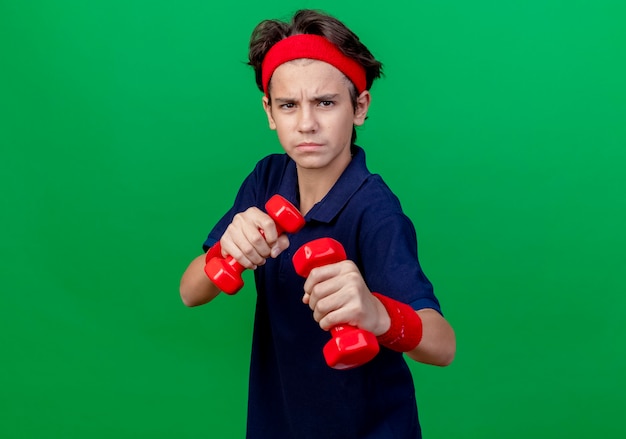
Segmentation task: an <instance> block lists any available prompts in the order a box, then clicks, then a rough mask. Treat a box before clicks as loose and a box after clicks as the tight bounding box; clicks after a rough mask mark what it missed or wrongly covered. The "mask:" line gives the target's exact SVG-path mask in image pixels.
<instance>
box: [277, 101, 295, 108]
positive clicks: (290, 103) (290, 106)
mask: <svg viewBox="0 0 626 439" xmlns="http://www.w3.org/2000/svg"><path fill="white" fill-rule="evenodd" d="M295 106H296V104H294V103H293V102H287V103H285V104H281V105H280V108H282V109H283V110H290V109H292V108H294V107H295Z"/></svg>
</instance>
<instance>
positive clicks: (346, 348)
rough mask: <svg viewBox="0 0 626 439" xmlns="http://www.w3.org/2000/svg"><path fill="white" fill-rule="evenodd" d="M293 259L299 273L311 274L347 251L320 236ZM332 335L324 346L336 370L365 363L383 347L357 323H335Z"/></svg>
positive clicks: (328, 360) (343, 257) (329, 361)
mask: <svg viewBox="0 0 626 439" xmlns="http://www.w3.org/2000/svg"><path fill="white" fill-rule="evenodd" d="M292 260H293V265H294V267H295V269H296V273H298V274H299V275H300V276H302V277H308V276H309V274H310V273H311V270H313V269H314V268H316V267H321V266H323V265H327V264H334V263H336V262H341V261H344V260H346V252H345V250H344V248H343V246H342V245H341V243H339V242H337V241H335V240H334V239H332V238H320V239H316V240H314V241H311V242H309V243H307V244H304V245H303V246H302V247H300V248H299V249H298V251H297V252H296V253H295V254H294V255H293V258H292ZM330 334H331V336H332V339H331V340H330V341H329V342H328V343H326V345H325V346H324V359H325V360H326V364H328V365H329V366H330V367H332V368H333V369H352V368H354V367H357V366H360V365H362V364H365V363H367V362H368V361H370V360H371V359H372V358H374V357H375V356H376V354H378V351H379V350H380V348H379V346H378V340H377V339H376V336H375V335H374V334H372V333H371V332H369V331H364V330H363V329H359V328H356V327H354V326H349V325H339V326H335V327H334V328H331V329H330Z"/></svg>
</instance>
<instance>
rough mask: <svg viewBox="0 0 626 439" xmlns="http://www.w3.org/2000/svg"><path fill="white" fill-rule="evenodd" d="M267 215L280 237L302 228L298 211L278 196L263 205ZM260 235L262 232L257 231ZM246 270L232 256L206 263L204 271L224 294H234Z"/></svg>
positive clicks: (239, 287)
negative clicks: (272, 221)
mask: <svg viewBox="0 0 626 439" xmlns="http://www.w3.org/2000/svg"><path fill="white" fill-rule="evenodd" d="M265 210H266V211H267V214H268V215H269V216H270V217H271V218H272V219H273V220H274V224H275V226H276V232H277V233H278V235H282V234H283V233H285V232H288V233H295V232H297V231H298V230H300V229H301V228H302V227H303V226H304V218H303V217H302V215H301V214H300V212H298V209H297V208H296V207H295V206H294V205H293V204H291V203H290V202H289V201H287V200H286V199H285V198H283V197H281V196H280V195H274V196H272V197H271V198H270V199H269V200H268V202H267V203H265ZM259 231H260V232H261V234H264V233H263V230H261V229H259ZM245 269H246V268H245V267H244V266H243V265H241V264H240V263H239V262H237V260H236V259H235V258H233V257H232V256H230V255H229V256H227V257H226V258H222V257H221V256H219V257H215V258H212V259H211V260H209V261H207V264H206V265H205V267H204V271H205V273H206V274H207V276H208V277H209V279H211V281H212V282H213V283H214V284H215V285H216V286H217V287H218V288H219V289H220V290H221V291H223V292H225V293H226V294H235V293H237V291H239V290H240V289H241V288H242V287H243V279H242V278H241V273H243V271H244V270H245Z"/></svg>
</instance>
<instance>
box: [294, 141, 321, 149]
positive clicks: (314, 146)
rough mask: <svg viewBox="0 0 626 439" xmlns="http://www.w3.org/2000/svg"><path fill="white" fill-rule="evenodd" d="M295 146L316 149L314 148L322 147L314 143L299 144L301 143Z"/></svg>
mask: <svg viewBox="0 0 626 439" xmlns="http://www.w3.org/2000/svg"><path fill="white" fill-rule="evenodd" d="M296 146H298V147H299V148H307V147H311V148H316V147H319V146H322V144H321V143H315V142H301V143H298V145H296Z"/></svg>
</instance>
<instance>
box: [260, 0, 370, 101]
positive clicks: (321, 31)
mask: <svg viewBox="0 0 626 439" xmlns="http://www.w3.org/2000/svg"><path fill="white" fill-rule="evenodd" d="M298 34H314V35H321V36H323V37H325V38H326V39H327V40H329V41H330V42H331V43H333V44H334V45H335V46H337V47H338V48H339V50H341V52H343V54H344V55H346V56H348V57H350V58H352V59H354V60H355V61H357V62H358V63H359V64H361V65H362V66H363V68H364V69H365V79H366V89H369V88H370V87H371V86H372V83H373V82H374V80H375V79H377V78H379V77H380V75H381V74H382V63H381V62H380V61H377V60H376V59H375V58H374V56H373V55H372V53H371V52H370V51H369V50H368V49H367V47H365V45H364V44H363V43H361V41H360V40H359V37H357V36H356V34H355V33H354V32H352V31H351V30H350V29H348V28H347V27H346V25H345V24H343V23H342V22H341V21H339V20H337V19H336V18H334V17H332V16H330V15H328V14H326V13H323V12H320V11H316V10H311V9H302V10H299V11H297V12H296V13H295V14H294V16H293V18H292V19H291V22H290V23H287V22H284V21H280V20H263V21H262V22H260V23H259V24H258V25H257V26H256V27H255V28H254V30H253V31H252V35H251V37H250V50H249V52H248V64H249V65H251V66H252V67H253V68H254V73H255V76H256V83H257V86H258V87H259V90H261V91H263V82H262V80H261V74H262V72H261V65H262V64H263V59H264V58H265V55H266V54H267V52H268V51H269V50H270V48H271V47H272V46H273V45H274V44H276V43H277V42H279V41H280V40H282V39H284V38H287V37H289V36H292V35H298Z"/></svg>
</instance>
